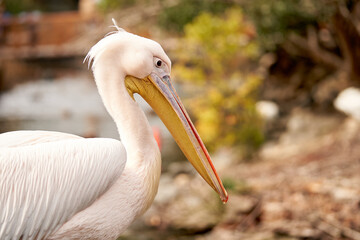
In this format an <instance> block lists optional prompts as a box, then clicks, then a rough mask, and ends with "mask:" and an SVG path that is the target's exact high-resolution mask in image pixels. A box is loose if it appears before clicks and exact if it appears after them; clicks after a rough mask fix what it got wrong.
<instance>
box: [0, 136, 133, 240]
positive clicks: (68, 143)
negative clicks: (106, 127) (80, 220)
mask: <svg viewBox="0 0 360 240" xmlns="http://www.w3.org/2000/svg"><path fill="white" fill-rule="evenodd" d="M33 133H34V134H31V132H30V131H21V132H14V133H13V134H14V135H12V134H9V133H6V134H0V239H7V238H9V239H19V238H23V239H42V238H44V237H46V236H49V235H50V234H51V233H52V232H54V231H56V230H57V229H58V228H59V227H61V226H62V225H63V224H64V223H65V222H66V221H68V220H69V219H70V218H71V217H72V216H74V215H75V214H76V213H77V212H79V211H82V210H83V209H85V208H87V207H88V206H90V205H91V204H92V203H93V202H94V201H95V200H96V199H97V198H98V197H100V196H101V195H102V194H103V193H104V192H106V191H107V189H109V187H110V186H111V185H112V184H113V183H114V182H115V181H116V179H118V178H119V177H120V175H121V173H122V171H123V169H124V167H125V163H126V152H125V149H124V147H123V145H122V144H121V143H120V142H119V141H117V140H114V139H101V138H98V139H95V138H94V139H84V138H80V137H77V136H75V135H70V134H61V133H55V132H43V131H35V132H33ZM41 135H43V138H42V137H41ZM8 137H9V138H8ZM16 137H20V138H19V139H20V140H19V143H16V140H15V138H16ZM5 138H8V139H11V141H8V142H6V141H5V140H4V139H5ZM32 140H34V141H35V142H36V143H35V144H34V142H33V141H32Z"/></svg>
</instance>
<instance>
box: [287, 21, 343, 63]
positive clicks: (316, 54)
mask: <svg viewBox="0 0 360 240" xmlns="http://www.w3.org/2000/svg"><path fill="white" fill-rule="evenodd" d="M289 40H290V42H291V44H292V45H293V46H294V47H295V48H297V50H298V52H299V53H300V54H304V53H305V54H306V55H307V56H308V57H310V58H311V59H312V60H313V61H315V62H317V63H320V64H324V65H327V66H329V67H331V68H333V69H338V68H341V67H342V66H343V60H342V59H341V58H340V57H338V56H337V55H335V54H333V53H331V52H329V51H327V50H325V49H323V48H321V47H320V46H319V43H318V39H317V33H316V30H315V28H314V27H312V26H309V27H308V28H307V38H305V37H302V36H300V35H298V34H295V33H292V34H291V35H290V36H289ZM287 50H290V51H293V50H291V49H290V46H287Z"/></svg>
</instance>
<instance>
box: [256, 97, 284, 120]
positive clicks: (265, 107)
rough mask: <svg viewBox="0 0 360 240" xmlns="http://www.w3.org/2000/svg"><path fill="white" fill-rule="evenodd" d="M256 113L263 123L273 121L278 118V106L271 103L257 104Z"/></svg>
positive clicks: (261, 102)
mask: <svg viewBox="0 0 360 240" xmlns="http://www.w3.org/2000/svg"><path fill="white" fill-rule="evenodd" d="M256 111H257V112H258V113H259V114H260V116H261V117H262V118H263V119H264V120H265V121H272V120H275V119H276V118H277V117H278V116H279V106H278V105H277V104H276V103H274V102H271V101H259V102H257V103H256Z"/></svg>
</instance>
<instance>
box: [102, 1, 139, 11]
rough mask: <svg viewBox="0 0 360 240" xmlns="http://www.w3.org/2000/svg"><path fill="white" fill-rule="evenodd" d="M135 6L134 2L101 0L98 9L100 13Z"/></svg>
mask: <svg viewBox="0 0 360 240" xmlns="http://www.w3.org/2000/svg"><path fill="white" fill-rule="evenodd" d="M135 4H136V0H116V1H114V0H101V1H99V2H98V7H99V9H100V10H101V11H102V12H105V13H106V12H109V11H113V10H115V9H118V8H125V7H129V6H133V5H135Z"/></svg>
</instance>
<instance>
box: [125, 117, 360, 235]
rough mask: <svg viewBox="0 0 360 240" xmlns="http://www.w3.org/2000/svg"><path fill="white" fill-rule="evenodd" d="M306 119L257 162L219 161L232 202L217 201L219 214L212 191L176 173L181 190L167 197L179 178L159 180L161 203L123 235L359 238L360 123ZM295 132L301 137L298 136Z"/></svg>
mask: <svg viewBox="0 0 360 240" xmlns="http://www.w3.org/2000/svg"><path fill="white" fill-rule="evenodd" d="M301 114H303V113H301ZM306 114H307V113H305V115H306ZM306 118H307V117H306V116H305V117H304V116H302V117H301V118H300V119H301V121H300V123H301V124H303V123H304V122H305V125H308V124H306V121H308V122H310V123H311V125H312V128H302V127H295V128H296V129H297V130H296V131H294V130H291V126H288V130H287V131H286V132H285V133H284V134H283V135H282V136H281V137H280V138H279V139H278V140H277V141H275V142H273V143H268V144H267V145H265V146H264V148H263V149H262V150H261V151H260V152H259V154H258V157H257V160H252V161H250V162H240V163H237V164H235V163H234V162H231V161H230V162H228V163H225V164H224V165H223V166H221V165H220V174H221V175H224V174H223V173H226V174H225V175H226V176H227V177H231V179H232V181H233V184H232V185H233V186H232V187H230V189H229V194H230V198H229V202H228V203H227V204H225V205H222V206H220V205H216V204H215V206H217V209H221V210H220V211H217V212H215V213H214V212H213V211H212V212H211V211H209V209H211V207H209V206H210V205H211V204H210V201H211V199H215V198H214V195H212V194H213V193H211V192H210V193H209V194H210V195H209V194H208V193H201V194H202V195H201V194H200V195H199V192H201V191H202V190H201V191H200V189H203V188H202V185H201V184H200V185H198V184H194V182H195V183H196V181H197V180H199V179H200V178H198V177H196V176H195V177H194V178H190V180H189V182H186V181H185V180H186V179H187V178H184V173H181V174H180V175H181V181H182V182H184V181H185V184H182V185H183V186H185V187H183V188H181V190H179V191H178V193H174V197H173V198H171V197H164V195H165V196H168V195H169V194H170V193H169V191H172V190H171V189H172V188H175V187H174V186H176V184H177V183H178V182H181V181H179V179H180V177H179V175H176V176H174V177H168V179H170V180H169V181H170V184H169V188H166V187H165V185H164V184H162V183H160V187H159V194H158V195H159V199H165V200H161V201H159V200H157V199H155V202H154V204H153V206H152V207H151V208H150V210H149V211H148V212H147V213H146V214H145V216H144V217H142V218H141V219H140V220H138V221H137V222H136V223H135V224H134V225H133V226H132V227H131V228H130V230H129V231H128V232H127V233H126V234H125V236H124V237H122V238H120V239H181V240H185V239H186V240H187V239H198V240H215V239H216V240H218V239H226V240H235V239H259V240H260V239H318V240H323V239H324V240H326V239H360V147H359V146H360V122H359V121H356V120H353V119H350V118H333V119H330V118H328V117H315V118H314V116H312V115H309V116H308V120H306ZM304 119H305V120H304ZM289 122H291V121H289ZM318 123H319V126H318V125H317V124H318ZM322 126H327V127H326V128H322ZM314 128H315V129H314ZM324 129H326V130H324ZM317 130H319V131H318V133H316V134H314V132H316V131H317ZM308 133H311V134H308ZM299 135H303V137H295V136H299ZM222 157H224V156H222ZM214 158H215V160H216V158H221V154H220V156H215V157H214ZM235 161H236V159H235ZM165 175H166V174H165ZM164 178H167V177H166V176H165V177H164ZM173 178H174V179H175V180H173V181H172V180H171V179H173ZM184 179H185V180H184ZM200 181H201V180H200ZM234 183H235V184H234ZM189 186H190V187H189ZM193 186H195V187H193ZM199 186H201V188H199ZM189 188H190V189H191V188H194V189H195V190H194V192H191V191H189V190H188V189H189ZM204 189H209V188H208V187H207V186H205V185H204ZM209 191H211V189H210V190H209ZM175 192H176V191H175ZM196 194H198V195H196ZM184 195H186V197H187V198H185V197H183V196H184ZM189 195H190V196H194V195H196V196H200V197H198V198H200V199H205V200H204V201H203V202H201V201H200V203H199V206H205V207H204V208H205V209H206V210H201V211H200V212H201V214H199V213H197V212H196V211H195V210H193V209H199V207H197V208H191V206H193V205H194V201H190V200H189V198H188V196H189ZM190 199H191V198H190ZM195 200H196V198H195ZM217 201H218V200H217ZM188 202H192V205H191V204H190V205H187V203H188ZM195 202H196V201H195ZM218 202H220V201H218ZM218 202H217V203H218ZM181 206H184V207H183V208H182V207H181ZM196 206H198V205H196ZM212 206H214V205H212ZM189 208H190V209H192V210H191V211H190V213H188V215H184V214H183V212H184V211H186V210H184V209H189ZM179 215H181V218H180V217H179V219H174V218H176V217H177V216H179ZM200 216H203V217H202V218H201V217H200ZM214 216H215V217H214ZM201 223H202V224H201Z"/></svg>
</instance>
